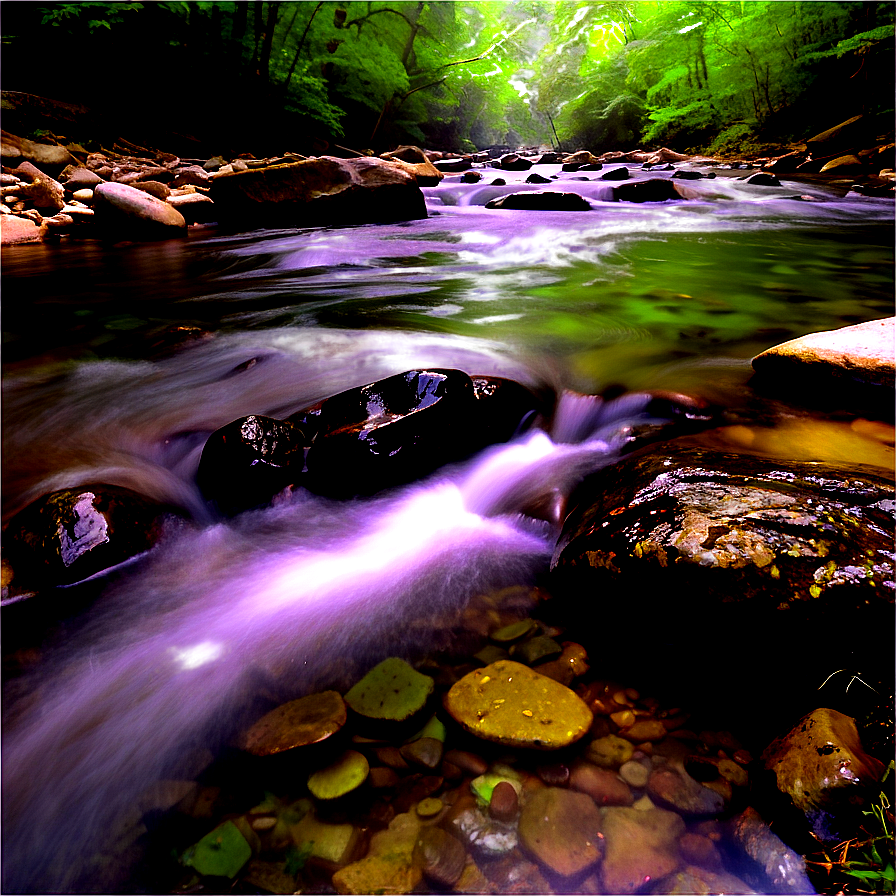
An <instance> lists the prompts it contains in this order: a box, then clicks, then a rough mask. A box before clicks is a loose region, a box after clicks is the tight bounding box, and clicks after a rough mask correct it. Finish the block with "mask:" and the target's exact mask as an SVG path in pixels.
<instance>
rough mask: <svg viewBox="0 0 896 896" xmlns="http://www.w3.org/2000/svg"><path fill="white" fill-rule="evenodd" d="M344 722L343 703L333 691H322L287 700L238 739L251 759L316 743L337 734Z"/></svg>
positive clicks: (344, 711)
mask: <svg viewBox="0 0 896 896" xmlns="http://www.w3.org/2000/svg"><path fill="white" fill-rule="evenodd" d="M345 720H346V709H345V701H344V700H343V699H342V697H341V696H340V695H339V694H338V693H337V692H336V691H322V692H321V693H319V694H311V695H309V696H307V697H300V698H299V699H298V700H291V701H290V702H289V703H284V704H283V705H282V706H278V707H277V708H276V709H272V710H271V711H270V712H269V713H266V714H265V715H264V716H262V717H261V718H260V719H259V720H258V721H257V722H256V723H255V724H254V725H253V726H252V727H251V728H250V729H249V730H248V731H247V732H246V734H245V735H244V736H243V737H242V738H241V743H240V745H241V746H242V748H243V749H244V750H246V751H247V752H249V753H252V754H253V755H255V756H273V755H274V754H276V753H282V752H284V751H285V750H293V749H295V748H296V747H304V746H308V745H309V744H316V743H320V741H322V740H326V739H327V738H328V737H330V736H332V735H333V734H335V733H336V732H337V731H339V730H340V729H341V728H342V726H343V725H345Z"/></svg>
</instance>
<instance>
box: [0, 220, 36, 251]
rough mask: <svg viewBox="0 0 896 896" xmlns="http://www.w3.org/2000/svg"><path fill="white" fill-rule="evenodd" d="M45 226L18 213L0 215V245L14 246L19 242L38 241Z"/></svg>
mask: <svg viewBox="0 0 896 896" xmlns="http://www.w3.org/2000/svg"><path fill="white" fill-rule="evenodd" d="M46 230H47V228H46V227H42V226H41V225H40V224H38V223H37V222H35V221H32V220H31V219H30V218H21V217H19V216H18V215H0V245H3V246H15V245H17V244H19V243H39V242H40V240H41V238H42V237H43V235H44V233H45V232H46Z"/></svg>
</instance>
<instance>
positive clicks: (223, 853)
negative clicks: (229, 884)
mask: <svg viewBox="0 0 896 896" xmlns="http://www.w3.org/2000/svg"><path fill="white" fill-rule="evenodd" d="M251 857H252V848H251V847H250V846H249V844H248V843H247V842H246V838H245V837H244V836H243V835H242V834H241V833H240V830H239V828H238V827H237V826H236V825H235V824H234V823H233V822H232V821H225V822H224V824H221V825H218V827H216V828H215V829H214V830H213V831H211V832H210V833H208V834H206V835H205V836H204V837H203V838H202V839H201V840H200V841H199V842H198V843H196V844H195V845H194V846H191V847H190V849H188V850H187V852H186V853H185V855H184V858H183V862H184V864H185V865H189V866H191V867H192V868H195V869H196V870H197V871H198V872H199V873H200V874H207V875H212V876H214V877H236V875H237V873H238V872H239V870H240V868H242V867H243V865H245V864H246V862H248V861H249V859H250V858H251Z"/></svg>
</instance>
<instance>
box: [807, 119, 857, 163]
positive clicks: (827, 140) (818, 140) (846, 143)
mask: <svg viewBox="0 0 896 896" xmlns="http://www.w3.org/2000/svg"><path fill="white" fill-rule="evenodd" d="M867 130H868V128H867V126H866V122H865V116H864V115H855V116H853V117H852V118H848V119H847V120H846V121H843V122H841V123H840V124H838V125H834V127H832V128H828V129H827V130H826V131H822V132H821V133H819V134H816V135H815V136H814V137H810V138H809V139H808V140H807V141H806V146H807V147H808V149H809V152H811V153H812V155H813V156H816V157H818V156H826V155H827V156H829V155H832V154H833V153H835V152H837V151H838V150H841V149H848V148H852V147H854V146H859V145H861V144H862V143H864V141H865V139H866V134H867Z"/></svg>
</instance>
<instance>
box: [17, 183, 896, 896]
mask: <svg viewBox="0 0 896 896" xmlns="http://www.w3.org/2000/svg"><path fill="white" fill-rule="evenodd" d="M538 171H539V173H542V174H545V175H548V176H550V175H555V174H557V175H559V174H560V172H559V166H539V168H538ZM741 173H742V172H734V171H725V172H723V171H720V172H719V176H718V177H717V178H715V179H713V180H701V181H687V182H686V186H687V189H688V190H691V191H692V192H693V194H694V197H695V198H693V199H691V200H690V201H687V202H674V203H668V202H667V203H656V204H626V203H615V202H611V201H609V198H610V194H609V192H608V191H609V189H610V188H609V187H608V186H607V185H606V184H605V183H601V182H600V181H599V180H591V181H587V182H585V181H581V180H576V179H575V178H574V177H573V176H571V175H562V178H564V179H565V178H567V177H569V178H570V180H569V181H568V183H567V187H568V188H569V189H574V190H576V191H577V192H579V193H581V194H582V195H584V196H585V197H586V198H588V199H589V201H590V202H591V204H592V210H591V211H590V212H533V211H492V210H487V209H485V208H484V204H485V202H487V201H488V200H489V199H491V198H494V197H495V196H497V195H501V194H502V193H506V192H512V191H514V190H519V189H538V188H536V187H534V186H533V187H529V186H528V185H526V186H521V183H522V181H524V180H525V176H526V174H525V173H521V174H517V173H511V172H498V171H495V172H494V175H495V176H498V175H500V176H501V177H504V178H505V179H506V180H508V182H509V183H508V186H506V187H495V186H483V185H481V184H466V183H460V182H458V181H457V179H451V178H449V179H446V180H445V181H444V182H443V183H442V184H440V185H439V186H438V187H431V188H426V189H424V191H423V192H424V194H425V196H426V200H427V208H428V212H429V217H428V218H427V219H426V220H420V221H411V222H407V223H401V224H391V225H370V226H359V227H327V228H305V229H292V230H283V229H281V230H256V231H252V232H248V233H222V232H219V231H216V230H215V229H214V228H205V229H193V230H191V233H190V235H189V237H188V238H187V239H185V240H180V241H167V242H162V243H154V244H150V243H144V244H137V243H135V244H131V243H118V244H103V243H100V242H93V241H89V242H88V241H85V242H76V241H72V240H69V241H63V242H60V243H58V244H56V245H52V244H44V245H39V246H24V247H16V248H12V249H9V250H4V254H3V340H4V341H3V363H4V375H3V404H2V414H3V418H2V423H3V433H2V449H3V455H2V457H3V491H2V506H3V518H4V522H5V521H6V520H8V519H9V518H10V517H11V516H12V515H13V514H15V513H16V512H18V511H19V510H21V509H22V508H23V507H25V506H26V505H28V504H29V503H30V502H32V501H33V500H36V499H37V498H38V497H40V496H42V495H44V494H46V493H48V492H50V491H53V490H54V489H57V488H62V487H66V486H70V485H77V484H80V483H87V482H105V483H111V484H115V485H121V486H126V487H128V488H131V489H134V490H135V491H137V492H139V493H141V494H144V495H146V496H148V497H151V498H153V499H156V500H159V501H164V502H169V503H171V504H174V505H175V506H177V507H180V508H182V509H183V510H185V511H186V512H187V514H188V515H189V516H190V517H191V519H192V520H193V523H192V524H189V525H187V524H184V525H182V526H180V527H177V528H173V529H172V530H171V531H169V532H168V533H166V537H165V538H164V539H163V541H162V542H161V543H160V544H159V545H158V546H157V548H155V549H154V550H153V551H151V552H150V553H149V554H148V555H146V556H143V557H141V558H138V559H137V560H136V561H135V562H133V563H131V564H128V565H127V566H125V567H123V568H120V569H118V570H115V571H114V572H113V573H112V574H111V575H108V576H106V577H100V578H97V579H94V580H92V581H90V582H87V583H85V584H83V585H79V586H75V587H73V588H70V589H59V590H58V593H57V594H55V595H52V596H50V597H49V598H48V602H47V606H48V607H50V608H52V612H51V613H49V614H47V612H46V611H45V610H44V609H42V608H38V609H35V608H33V607H31V606H29V604H30V602H29V601H27V600H26V601H21V602H19V603H18V604H10V605H8V606H5V607H4V608H3V614H4V618H3V622H4V623H5V624H4V627H3V640H4V659H5V669H6V682H5V691H4V701H3V722H4V724H3V744H2V745H3V753H2V766H3V835H2V836H3V866H4V867H3V873H4V886H3V891H4V892H86V891H90V890H89V889H86V890H85V889H82V888H83V887H85V886H86V885H85V883H84V874H85V871H84V862H85V860H86V859H87V857H88V856H89V855H90V854H91V852H92V849H93V848H95V847H96V845H97V844H98V843H100V842H101V841H102V840H103V838H104V837H109V836H111V834H112V832H113V831H114V830H115V827H116V825H119V824H121V822H122V819H123V818H126V817H127V816H128V813H129V812H133V811H134V807H135V805H136V804H137V801H138V798H139V796H140V794H142V793H143V792H144V791H146V789H147V788H149V787H151V786H152V785H153V783H154V782H156V781H158V780H161V779H164V778H171V777H175V776H178V775H180V776H187V777H189V776H190V775H195V774H197V773H198V772H199V771H201V769H202V768H203V767H204V764H207V762H208V759H207V754H208V750H209V748H211V749H212V750H214V749H215V745H219V744H221V743H223V742H225V741H226V739H227V738H228V737H229V736H230V735H231V734H232V732H233V731H234V730H236V729H238V728H239V726H240V725H241V724H245V722H246V720H247V719H251V718H254V717H256V716H257V706H256V704H255V702H254V701H255V695H256V693H257V692H258V691H260V690H262V689H264V688H270V687H272V684H271V683H272V682H274V683H277V682H280V683H282V682H283V681H284V680H286V679H288V680H289V682H290V685H289V687H288V688H287V689H286V690H289V691H290V692H291V693H292V694H298V693H310V692H312V691H313V690H315V689H322V688H325V687H335V686H342V685H345V684H346V683H348V684H350V683H351V681H352V680H354V679H353V676H357V675H359V674H363V672H364V671H365V670H366V669H368V668H370V666H371V665H373V664H374V663H376V662H378V661H379V660H381V659H383V658H384V657H386V656H390V655H399V656H404V657H407V658H409V659H415V658H419V657H422V656H424V655H426V653H427V652H428V651H431V650H435V649H444V648H446V647H449V646H450V644H448V643H447V638H448V635H447V632H448V631H449V630H450V623H451V622H452V621H454V620H456V619H457V618H458V615H459V614H460V613H461V611H462V610H463V608H464V607H465V606H466V605H467V603H468V602H469V601H470V600H471V599H473V598H474V597H476V596H477V595H480V594H482V593H485V592H489V591H497V590H499V589H501V588H505V587H508V586H515V585H519V584H531V583H533V582H535V581H536V580H537V578H538V577H539V575H541V574H543V572H544V571H545V570H546V568H547V564H548V562H549V560H550V556H551V552H552V550H553V544H554V540H555V539H556V534H557V530H556V528H555V527H554V526H553V525H552V524H551V523H550V522H545V521H542V520H533V519H531V518H529V517H528V516H525V515H524V514H523V513H522V510H523V508H525V507H527V506H528V505H530V504H531V502H532V501H533V500H537V499H538V498H539V497H541V496H543V495H545V494H548V493H549V492H550V491H551V489H559V490H561V491H564V490H568V489H569V488H571V487H572V486H573V485H574V484H575V482H577V481H578V480H579V479H580V478H581V477H582V476H583V475H585V473H587V472H589V471H591V470H594V469H597V468H598V467H600V466H604V465H606V464H609V463H612V462H613V460H614V459H615V458H616V457H618V452H619V447H620V434H621V433H622V432H623V431H624V430H625V427H626V426H629V425H631V424H632V423H637V422H638V421H639V419H640V418H639V416H638V413H639V412H638V411H637V409H636V408H631V407H629V406H628V405H627V404H626V402H625V401H624V400H622V401H619V402H617V403H616V404H612V403H610V402H608V411H607V413H606V414H605V415H604V416H603V417H602V418H601V419H600V420H599V421H592V424H593V425H589V426H586V427H584V428H583V427H582V426H580V425H571V426H570V430H569V431H572V430H575V431H576V432H575V437H574V438H572V437H567V436H565V435H564V433H563V432H562V431H561V430H562V426H561V427H559V428H555V429H554V430H553V431H552V432H550V433H545V432H542V431H533V432H529V433H527V434H524V435H522V436H520V437H519V438H517V439H516V440H514V441H512V442H510V443H508V444H506V445H501V446H495V447H492V448H490V449H488V450H487V451H485V452H483V453H482V454H481V455H479V456H477V457H475V458H473V459H471V460H468V461H466V462H463V463H458V464H455V465H452V466H450V467H449V468H446V469H444V470H440V471H438V472H437V473H436V474H434V475H432V476H431V477H429V478H428V479H427V480H425V481H424V482H421V483H415V484H412V485H410V486H407V487H404V488H401V489H395V490H392V491H389V492H386V493H382V494H380V495H377V496H374V497H372V498H367V499H358V500H354V501H346V502H338V501H333V500H328V499H324V498H320V497H316V496H313V495H310V494H304V493H297V494H296V495H293V496H292V498H291V499H289V500H283V501H280V502H277V503H275V504H274V505H273V506H271V507H269V508H266V509H263V510H258V511H251V512H248V513H244V514H241V515H240V516H238V517H236V518H234V519H233V520H229V521H224V520H221V519H219V518H216V517H215V516H214V515H213V513H212V512H211V511H210V510H209V508H208V507H207V506H206V504H205V502H204V501H203V499H202V496H201V495H200V493H199V491H198V489H197V487H196V485H195V474H196V470H197V467H198V464H199V457H200V454H201V451H202V447H203V445H204V443H205V439H206V438H207V437H208V435H209V434H210V433H211V432H213V431H214V430H215V429H217V428H219V427H221V426H223V425H224V424H226V423H228V422H230V421H231V420H234V419H236V418H238V417H241V416H244V415H247V414H262V415H269V416H273V417H277V418H284V417H286V416H288V415H290V414H293V413H296V412H297V411H299V410H301V409H302V408H305V407H307V406H308V405H310V404H312V403H314V402H317V401H320V400H322V399H324V398H327V397H329V396H331V395H334V394H336V393H337V392H340V391H343V390H346V389H349V388H352V387H354V386H358V385H361V384H364V383H369V382H372V381H373V380H375V379H378V378H382V377H385V376H389V375H391V374H395V373H399V372H401V371H404V370H409V369H412V368H415V367H439V368H450V367H456V368H460V369H462V370H464V371H466V372H467V373H469V374H472V375H477V374H478V375H493V376H502V377H509V378H512V379H515V380H517V381H519V382H521V383H523V384H525V385H527V386H530V387H532V388H539V389H545V388H546V389H551V390H553V391H554V392H555V393H557V394H558V395H561V394H562V393H563V392H564V391H566V390H569V391H572V392H578V393H585V394H602V393H606V394H610V393H612V394H613V395H618V394H622V393H626V392H637V391H646V390H667V391H672V392H677V393H684V394H686V395H691V396H694V397H699V398H701V399H703V400H705V401H708V402H710V403H712V404H713V405H715V406H718V407H721V408H724V409H725V411H726V413H727V417H728V419H729V420H730V421H731V423H732V424H737V426H732V430H731V432H732V434H731V435H730V439H729V436H728V434H727V431H726V430H725V429H720V430H717V431H715V432H714V433H713V434H712V436H711V437H712V438H713V439H714V440H715V442H714V444H717V445H718V444H722V445H727V446H728V448H729V450H737V445H738V442H737V440H736V436H737V434H738V433H739V432H741V431H742V428H743V426H749V425H752V424H754V423H759V424H760V425H761V426H762V436H761V440H760V443H759V446H758V447H759V448H760V449H761V450H762V451H763V452H764V453H767V454H769V455H772V456H779V457H786V458H792V459H815V460H831V461H835V462H836V461H850V462H861V463H866V464H870V465H873V466H878V467H881V468H885V469H889V468H891V467H892V457H893V455H892V448H890V447H887V446H885V445H882V444H881V443H880V442H879V441H876V440H874V439H873V438H868V437H865V436H863V435H862V433H861V432H859V431H857V430H856V429H855V427H852V426H851V423H852V420H851V418H850V412H849V409H848V408H842V409H833V410H828V411H811V410H807V409H805V408H801V407H795V406H790V405H786V404H784V403H782V402H780V401H778V400H776V399H772V398H769V397H768V396H766V395H763V394H760V393H759V392H757V391H756V390H755V389H754V387H753V384H752V383H751V374H752V371H751V367H750V359H751V357H752V356H754V355H755V354H757V353H758V352H760V351H762V350H763V349H765V348H767V347H769V346H771V345H773V344H776V343H780V342H783V341H785V340H787V339H791V338H794V337H796V336H799V335H802V334H804V333H807V332H811V331H816V330H826V329H834V328H837V327H842V326H846V325H849V324H853V323H857V322H861V321H865V320H872V319H875V318H881V317H886V316H890V315H891V314H892V313H893V312H892V302H893V296H892V289H893V255H894V252H893V227H892V225H893V205H892V202H891V201H888V200H883V199H873V198H866V197H862V196H858V195H856V194H850V195H849V196H846V197H844V196H843V195H842V194H843V190H837V189H835V188H833V187H830V186H824V185H817V184H806V183H797V182H790V181H787V180H785V181H783V182H782V185H781V186H780V187H760V186H751V185H748V184H745V183H744V182H743V181H741V180H739V179H737V177H736V175H738V174H741ZM485 174H486V177H485V178H484V180H485V181H487V180H489V179H490V178H491V172H490V171H488V170H486V171H485ZM589 176H590V177H595V175H589ZM648 176H649V175H648V174H646V173H641V172H633V179H637V178H646V177H648ZM559 183H562V180H561V181H560V182H559ZM541 188H543V189H551V188H552V187H550V186H545V187H541ZM560 188H562V187H560ZM807 197H808V198H807ZM174 327H181V328H195V329H192V330H190V331H185V330H181V331H180V332H181V333H182V334H184V333H188V335H193V336H195V338H192V339H190V340H188V341H187V342H186V343H185V344H184V345H182V346H180V347H178V348H177V350H174V349H172V348H170V344H169V339H170V335H171V333H172V328H174ZM564 401H565V402H566V403H565V404H564ZM563 410H566V411H567V412H568V413H572V414H574V413H575V407H574V402H573V401H572V399H571V398H569V397H567V398H566V399H563V398H561V400H560V411H561V412H562V411H563ZM558 418H559V419H562V413H558ZM458 425H459V426H462V425H463V421H458ZM738 426H739V427H740V429H738ZM707 438H710V436H709V435H708V436H707ZM726 439H729V441H727V442H726ZM754 447H755V446H754ZM54 614H55V615H56V616H57V617H58V620H59V621H54V622H51V621H49V620H48V618H45V617H47V616H53V615H54ZM23 657H27V659H23ZM10 670H12V671H10ZM656 674H657V675H661V674H662V672H661V669H658V670H656ZM287 699H288V698H287Z"/></svg>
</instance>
